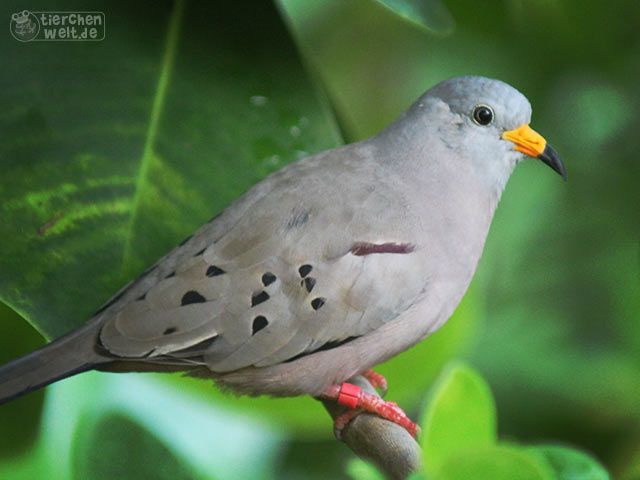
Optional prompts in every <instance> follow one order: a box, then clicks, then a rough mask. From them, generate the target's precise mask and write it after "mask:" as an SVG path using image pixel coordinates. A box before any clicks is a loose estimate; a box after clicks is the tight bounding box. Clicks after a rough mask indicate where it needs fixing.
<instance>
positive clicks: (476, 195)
mask: <svg viewBox="0 0 640 480" xmlns="http://www.w3.org/2000/svg"><path fill="white" fill-rule="evenodd" d="M477 105H488V106H490V107H491V109H492V110H493V112H494V114H495V118H494V120H493V122H492V123H491V124H490V125H487V126H483V125H478V124H477V123H476V122H475V121H474V119H473V115H472V112H473V110H474V107H476V106H477ZM530 116H531V108H530V105H529V102H528V101H527V100H526V98H525V97H524V96H523V95H521V94H520V93H519V92H517V91H516V90H515V89H513V88H512V87H510V86H508V85H506V84H504V83H502V82H499V81H496V80H490V79H486V78H481V77H461V78H455V79H451V80H448V81H445V82H443V83H441V84H439V85H437V86H436V87H434V88H433V89H431V90H429V91H428V92H427V93H426V94H424V95H423V96H422V97H421V98H420V99H418V101H417V102H416V103H414V104H413V105H412V106H411V108H410V109H409V110H408V111H407V112H406V113H405V114H404V115H403V116H402V117H401V118H400V119H398V120H397V121H396V122H395V123H393V124H392V125H390V126H389V127H388V128H387V129H385V130H384V131H382V132H381V133H379V134H378V135H376V136H374V137H372V138H370V139H368V140H365V141H362V142H359V143H355V144H351V145H347V146H344V147H341V148H338V149H335V150H331V151H326V152H322V153H320V154H317V155H314V156H311V157H308V158H305V159H302V160H300V161H298V162H296V163H294V164H292V165H289V166H287V167H285V168H284V169H282V170H280V171H279V172H276V173H275V174H273V175H271V176H269V177H267V178H266V179H264V180H263V181H261V182H260V183H258V184H257V185H255V186H254V187H253V188H252V189H251V190H249V191H248V192H247V193H245V194H244V195H243V196H242V197H240V198H239V199H238V200H236V201H235V202H234V203H233V204H232V205H230V206H229V207H228V208H227V209H226V210H225V211H224V212H223V213H222V214H221V215H219V216H218V217H216V218H215V219H214V220H212V221H211V222H209V223H208V224H206V225H204V226H203V227H202V228H200V229H199V230H198V231H197V232H196V233H195V234H194V235H193V236H192V237H191V238H190V240H188V241H187V242H186V243H184V244H183V245H181V246H180V247H178V248H176V249H175V250H174V251H172V252H171V253H169V254H168V255H167V256H166V257H164V258H163V259H161V260H160V261H159V262H158V263H157V264H156V265H155V267H154V268H152V269H151V270H150V271H149V272H148V273H147V274H145V275H143V276H142V277H141V278H139V279H138V280H136V281H135V282H132V283H131V284H130V285H128V286H127V287H125V289H123V291H121V292H120V294H119V296H118V297H117V299H116V300H115V301H112V302H111V303H110V304H108V306H107V307H106V308H104V309H103V310H102V311H101V312H100V313H99V314H97V315H96V316H95V317H94V318H92V319H91V320H90V321H89V323H88V324H87V325H86V326H85V327H83V329H81V330H79V331H77V332H75V333H72V334H70V336H67V337H64V338H63V339H61V340H58V341H56V342H53V343H52V344H51V345H49V346H47V347H44V348H43V349H41V350H39V351H37V352H35V353H33V354H31V355H29V356H27V357H24V358H23V359H18V360H16V361H15V362H12V363H10V364H8V365H7V366H5V367H2V368H1V369H0V401H2V400H6V399H8V398H11V397H13V396H16V395H18V394H20V393H22V392H24V391H28V390H31V389H33V388H38V387H40V386H43V385H45V384H47V383H50V382H51V381H54V380H56V379H59V378H62V377H64V376H66V375H69V374H72V373H75V372H77V371H80V370H83V369H88V368H99V369H103V370H117V371H127V370H184V371H187V372H190V373H191V374H193V375H198V376H204V377H211V378H214V379H215V380H216V381H217V382H218V383H219V384H221V385H224V386H228V387H230V388H231V389H233V390H236V391H238V392H240V393H248V394H253V395H257V394H272V395H299V394H311V395H318V394H320V393H321V392H322V391H323V390H324V389H325V388H326V387H327V386H328V385H330V384H333V383H340V382H342V381H344V380H346V379H348V378H350V377H352V376H354V375H356V374H358V373H361V372H362V371H364V370H366V369H368V368H371V367H372V366H374V365H375V364H377V363H380V362H382V361H384V360H386V359H388V358H389V357H391V356H393V355H396V354H397V353H399V352H401V351H403V350H405V349H407V348H409V347H411V346H412V345H414V344H415V343H417V342H418V341H420V340H421V339H423V338H424V337H426V336H427V335H428V334H430V333H431V332H433V331H434V330H436V329H437V328H438V327H440V326H441V325H442V324H443V323H444V322H445V321H446V320H447V319H448V318H449V316H450V315H451V314H452V312H453V310H454V308H455V307H456V305H457V304H458V302H459V301H460V299H461V297H462V295H463V294H464V292H465V290H466V289H467V286H468V285H469V282H470V280H471V278H472V276H473V273H474V271H475V268H476V265H477V263H478V260H479V258H480V255H481V252H482V249H483V245H484V241H485V238H486V235H487V231H488V229H489V225H490V222H491V219H492V217H493V213H494V210H495V207H496V205H497V203H498V200H499V197H500V194H501V192H502V190H503V188H504V185H505V184H506V182H507V179H508V178H509V175H510V174H511V172H512V170H513V168H514V166H515V165H516V163H517V162H518V161H519V160H520V159H521V158H522V154H521V153H519V152H517V151H515V150H514V145H513V143H511V142H510V141H507V140H505V139H503V138H502V133H503V132H504V131H507V130H513V129H515V128H517V127H519V126H521V125H523V124H528V123H529V120H530ZM356 245H365V246H366V245H387V246H388V245H392V246H394V247H389V248H387V249H386V250H385V251H387V253H377V252H375V251H373V250H371V251H369V252H368V254H361V252H362V251H366V247H364V248H361V249H360V250H357V249H355V250H354V248H355V247H354V246H356ZM374 250H375V249H374ZM365 253H366V252H365ZM43 359H44V361H43Z"/></svg>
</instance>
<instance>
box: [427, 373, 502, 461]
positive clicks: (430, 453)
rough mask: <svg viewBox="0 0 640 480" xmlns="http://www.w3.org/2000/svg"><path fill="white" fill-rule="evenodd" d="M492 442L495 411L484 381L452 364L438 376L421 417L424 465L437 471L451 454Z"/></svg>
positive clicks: (494, 434) (494, 427)
mask: <svg viewBox="0 0 640 480" xmlns="http://www.w3.org/2000/svg"><path fill="white" fill-rule="evenodd" d="M495 442H496V411H495V404H494V401H493V396H492V395H491V390H490V389H489V386H488V385H487V383H486V382H485V381H484V380H483V379H482V377H481V376H480V375H478V374H477V373H476V372H475V371H474V370H472V369H471V368H470V367H468V366H466V365H464V364H458V363H454V364H453V365H451V366H449V367H448V368H447V369H446V370H445V371H444V372H443V373H442V375H441V377H440V378H439V379H438V381H437V382H436V384H435V385H434V387H433V391H432V392H431V395H430V399H429V401H428V404H427V409H426V411H425V412H424V414H423V419H422V452H423V464H424V468H425V469H426V470H427V471H428V472H429V471H437V470H438V469H439V468H440V466H441V465H442V464H443V463H444V462H445V461H446V460H447V459H448V458H450V457H451V456H452V455H456V454H459V452H467V451H469V452H473V451H479V450H480V449H482V448H485V447H490V446H492V445H494V444H495Z"/></svg>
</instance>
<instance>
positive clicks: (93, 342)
mask: <svg viewBox="0 0 640 480" xmlns="http://www.w3.org/2000/svg"><path fill="white" fill-rule="evenodd" d="M99 332H100V323H98V322H96V321H95V320H94V321H91V322H89V323H87V324H86V325H85V326H83V327H80V328H78V329H77V330H74V331H72V332H70V333H68V334H67V335H65V336H63V337H61V338H59V339H57V340H55V341H53V342H51V343H50V344H48V345H45V346H44V347H42V348H40V349H38V350H36V351H34V352H32V353H29V354H28V355H25V356H23V357H20V358H17V359H16V360H13V361H12V362H9V363H7V364H6V365H3V366H1V367H0V405H1V404H3V403H6V402H8V401H10V400H12V399H14V398H17V397H19V396H21V395H24V394H26V393H29V392H31V391H33V390H37V389H39V388H43V387H46V386H47V385H49V384H50V383H53V382H56V381H58V380H62V379H63V378H67V377H70V376H71V375H75V374H77V373H81V372H85V371H87V370H91V369H92V368H94V367H95V366H97V365H99V364H102V363H105V362H108V361H109V358H108V357H106V356H104V355H101V354H100V353H99V352H98V351H97V349H96V346H97V339H98V333H99Z"/></svg>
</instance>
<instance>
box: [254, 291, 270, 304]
mask: <svg viewBox="0 0 640 480" xmlns="http://www.w3.org/2000/svg"><path fill="white" fill-rule="evenodd" d="M267 300H269V294H268V293H267V292H265V291H264V290H262V291H260V292H258V293H254V294H253V295H252V296H251V306H252V307H255V306H256V305H260V304H261V303H263V302H266V301H267Z"/></svg>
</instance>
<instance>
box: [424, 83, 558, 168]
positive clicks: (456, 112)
mask: <svg viewBox="0 0 640 480" xmlns="http://www.w3.org/2000/svg"><path fill="white" fill-rule="evenodd" d="M420 109H423V110H424V114H423V116H424V118H425V121H426V123H427V124H429V125H431V126H433V125H437V128H438V135H439V136H440V137H441V138H443V140H444V141H445V142H448V144H449V145H450V146H451V148H454V149H457V150H459V153H460V154H461V156H462V157H465V158H472V159H473V160H474V161H475V163H476V164H477V166H478V167H479V169H480V170H482V171H483V172H484V174H485V175H489V174H492V172H493V173H495V174H497V175H500V174H502V173H503V171H504V172H508V173H511V170H512V169H513V167H514V166H515V164H516V163H518V161H520V160H522V159H523V158H526V157H533V158H538V159H540V160H541V161H543V162H544V163H546V164H547V165H548V166H549V167H551V168H552V169H553V170H555V171H556V172H557V173H558V174H560V175H561V176H562V178H563V179H565V180H566V178H567V173H566V170H565V167H564V165H563V164H562V161H561V160H560V158H559V156H558V154H557V153H556V151H555V150H554V149H553V148H552V147H551V146H550V145H549V144H548V143H547V141H546V140H545V139H544V137H542V135H540V134H539V133H537V132H536V131H535V130H533V128H531V127H530V126H529V123H530V121H531V105H530V103H529V101H528V100H527V98H526V97H525V96H524V95H523V94H522V93H520V92H519V91H518V90H516V89H515V88H513V87H511V86H510V85H508V84H506V83H504V82H501V81H499V80H493V79H489V78H485V77H475V76H467V77H454V78H451V79H449V80H445V81H444V82H441V83H439V84H438V85H436V86H435V87H433V88H431V89H430V90H429V91H427V93H425V94H424V95H423V96H422V97H421V98H420V99H419V100H418V101H417V102H416V103H415V104H414V106H413V108H412V110H414V111H416V110H420ZM503 176H504V175H503ZM507 176H508V175H507Z"/></svg>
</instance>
